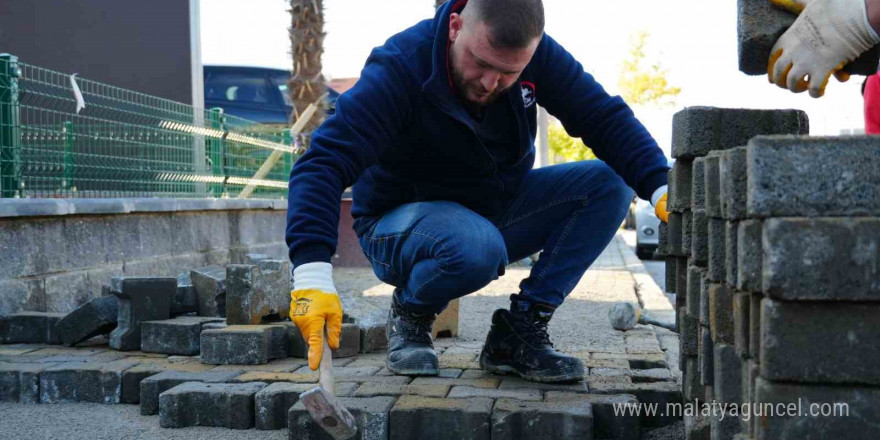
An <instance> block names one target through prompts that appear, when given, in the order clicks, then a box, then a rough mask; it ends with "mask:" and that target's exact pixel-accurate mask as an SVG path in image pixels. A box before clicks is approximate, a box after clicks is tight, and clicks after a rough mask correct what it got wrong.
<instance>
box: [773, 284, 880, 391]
mask: <svg viewBox="0 0 880 440" xmlns="http://www.w3.org/2000/svg"><path fill="white" fill-rule="evenodd" d="M761 306H762V308H761V356H760V365H761V377H764V378H766V379H767V380H772V381H780V382H809V383H822V384H832V383H837V384H869V385H880V369H878V368H877V364H878V362H880V345H878V344H877V341H880V319H878V316H880V304H878V303H827V302H824V303H822V302H784V301H776V300H773V299H769V298H765V299H764V300H763V301H762V302H761Z"/></svg>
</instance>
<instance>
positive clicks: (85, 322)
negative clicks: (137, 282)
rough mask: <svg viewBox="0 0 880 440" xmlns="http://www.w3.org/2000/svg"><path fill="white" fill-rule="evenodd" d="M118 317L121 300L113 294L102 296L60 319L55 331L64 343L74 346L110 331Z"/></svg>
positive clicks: (114, 326)
mask: <svg viewBox="0 0 880 440" xmlns="http://www.w3.org/2000/svg"><path fill="white" fill-rule="evenodd" d="M118 319H119V301H118V300H117V299H116V297H113V296H102V297H100V298H95V299H92V300H90V301H89V302H87V303H85V304H83V305H82V306H80V307H79V308H77V309H76V310H74V311H72V312H70V313H68V314H67V315H66V316H64V317H63V318H61V319H60V320H58V323H57V324H55V331H56V332H57V333H58V335H60V337H61V342H63V343H64V345H68V346H73V345H76V344H79V343H80V342H83V341H85V340H87V339H89V338H91V337H93V336H97V335H101V334H107V333H110V332H111V331H113V329H115V328H116V323H117V320H118Z"/></svg>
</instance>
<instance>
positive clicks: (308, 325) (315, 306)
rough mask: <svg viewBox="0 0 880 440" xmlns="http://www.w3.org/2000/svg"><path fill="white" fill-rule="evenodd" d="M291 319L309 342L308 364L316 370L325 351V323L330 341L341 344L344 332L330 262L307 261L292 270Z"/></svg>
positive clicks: (335, 344)
mask: <svg viewBox="0 0 880 440" xmlns="http://www.w3.org/2000/svg"><path fill="white" fill-rule="evenodd" d="M290 297H291V303H290V319H291V320H292V321H293V323H294V324H296V326H297V327H298V328H299V331H300V332H301V333H302V335H303V339H304V340H305V341H306V342H308V344H309V368H311V369H312V370H317V369H318V366H320V365H321V355H322V354H323V352H324V326H325V325H326V327H327V345H329V346H330V348H332V349H334V350H336V349H338V348H339V337H340V335H341V334H342V303H340V302H339V294H338V293H337V291H336V286H334V285H333V266H332V265H331V264H330V263H307V264H302V265H299V266H297V267H296V268H295V269H294V270H293V291H292V292H290Z"/></svg>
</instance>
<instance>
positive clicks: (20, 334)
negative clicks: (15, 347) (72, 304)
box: [0, 312, 64, 344]
mask: <svg viewBox="0 0 880 440" xmlns="http://www.w3.org/2000/svg"><path fill="white" fill-rule="evenodd" d="M63 317H64V314H63V313H45V312H20V313H13V314H11V315H6V316H0V344H20V343H25V344H60V343H61V338H60V335H58V333H57V332H56V331H55V324H56V323H57V322H58V320H59V319H61V318H63Z"/></svg>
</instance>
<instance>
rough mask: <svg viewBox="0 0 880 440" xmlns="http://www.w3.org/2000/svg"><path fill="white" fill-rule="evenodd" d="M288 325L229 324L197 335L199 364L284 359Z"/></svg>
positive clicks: (245, 363)
mask: <svg viewBox="0 0 880 440" xmlns="http://www.w3.org/2000/svg"><path fill="white" fill-rule="evenodd" d="M290 334H291V332H290V330H289V326H287V325H282V324H277V325H230V326H228V327H226V328H224V329H221V330H205V331H203V332H202V334H201V350H202V362H204V363H206V364H214V365H228V364H241V365H261V364H266V363H268V362H269V361H270V360H272V359H278V358H284V357H287V349H288V344H289V337H290Z"/></svg>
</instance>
